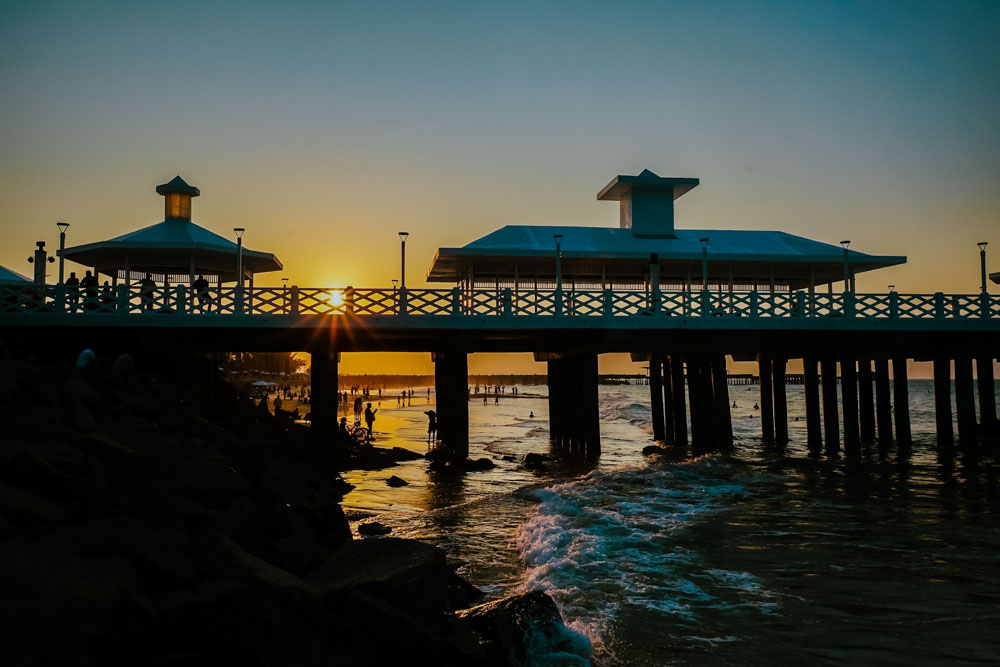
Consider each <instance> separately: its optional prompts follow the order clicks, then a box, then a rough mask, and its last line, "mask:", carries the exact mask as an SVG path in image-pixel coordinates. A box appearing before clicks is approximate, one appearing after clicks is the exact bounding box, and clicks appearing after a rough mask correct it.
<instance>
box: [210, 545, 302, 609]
mask: <svg viewBox="0 0 1000 667" xmlns="http://www.w3.org/2000/svg"><path fill="white" fill-rule="evenodd" d="M192 549H193V552H194V556H195V560H196V561H197V563H198V566H199V568H200V569H201V571H202V573H203V574H205V575H206V576H207V577H209V578H212V579H220V580H223V581H237V582H242V583H252V584H256V585H261V586H265V587H267V588H275V589H287V590H294V591H297V592H299V593H302V594H304V595H306V596H308V597H315V591H314V590H313V588H312V586H310V585H308V584H307V583H306V582H304V581H303V580H302V579H299V578H298V577H296V576H295V575H293V574H291V573H290V572H287V571H285V570H282V569H281V568H279V567H275V566H274V565H271V564H270V563H268V562H266V561H263V560H261V559H260V558H257V557H256V556H254V555H252V554H250V553H249V552H248V551H246V550H245V549H243V548H242V547H241V546H239V545H238V544H236V543H235V542H233V541H232V540H231V539H229V538H228V537H225V536H224V535H208V536H205V537H203V538H201V539H199V540H197V541H196V542H195V544H194V546H193V547H192Z"/></svg>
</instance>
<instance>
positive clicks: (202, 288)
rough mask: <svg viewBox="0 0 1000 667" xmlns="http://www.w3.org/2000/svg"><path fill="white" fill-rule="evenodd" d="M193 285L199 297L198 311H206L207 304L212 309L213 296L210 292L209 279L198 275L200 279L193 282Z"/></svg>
mask: <svg viewBox="0 0 1000 667" xmlns="http://www.w3.org/2000/svg"><path fill="white" fill-rule="evenodd" d="M191 287H193V288H194V294H195V296H196V297H198V311H199V312H202V313H204V312H205V305H206V304H207V305H208V307H209V310H211V305H212V297H210V296H209V294H208V281H207V280H205V276H198V279H197V280H196V281H194V282H193V283H191Z"/></svg>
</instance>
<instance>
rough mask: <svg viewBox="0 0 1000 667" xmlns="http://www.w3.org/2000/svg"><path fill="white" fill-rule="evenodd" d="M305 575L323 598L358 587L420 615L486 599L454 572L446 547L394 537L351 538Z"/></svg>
mask: <svg viewBox="0 0 1000 667" xmlns="http://www.w3.org/2000/svg"><path fill="white" fill-rule="evenodd" d="M305 579H306V582H308V583H309V584H310V585H312V586H313V587H315V588H316V590H318V591H319V593H320V595H323V596H327V595H329V594H330V593H332V592H334V591H339V590H342V589H345V588H355V589H358V590H362V591H364V592H366V593H369V594H371V595H375V596H378V597H380V598H382V599H384V600H387V601H389V602H390V603H392V604H393V605H395V606H397V607H399V608H400V609H403V610H404V611H407V612H408V613H411V614H416V615H421V614H424V615H426V614H432V613H436V614H440V613H442V612H447V611H452V610H455V609H461V608H463V607H467V606H468V605H469V603H470V601H473V600H477V599H480V598H481V597H482V593H481V592H480V591H479V589H477V588H476V587H475V586H472V585H471V584H469V583H468V582H466V581H465V580H464V579H462V578H461V577H459V576H458V575H457V574H455V573H454V572H453V571H452V569H451V567H449V566H448V563H447V561H446V560H445V554H444V552H443V551H441V550H440V549H438V548H437V547H435V546H432V545H430V544H424V543H423V542H417V541H415V540H403V539H398V538H392V537H387V538H384V539H381V540H358V541H354V542H349V543H347V544H345V545H343V546H342V547H340V548H339V549H338V550H337V551H336V552H334V553H333V555H332V556H330V557H329V558H327V559H326V561H324V562H323V564H322V565H320V566H319V567H318V568H316V569H315V570H313V571H312V572H310V573H309V574H308V575H306V577H305Z"/></svg>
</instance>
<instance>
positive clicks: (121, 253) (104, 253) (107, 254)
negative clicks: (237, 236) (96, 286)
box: [57, 176, 284, 282]
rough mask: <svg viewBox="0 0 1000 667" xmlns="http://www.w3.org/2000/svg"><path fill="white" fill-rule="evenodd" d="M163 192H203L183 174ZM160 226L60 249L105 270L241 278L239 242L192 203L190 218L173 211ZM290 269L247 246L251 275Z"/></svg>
mask: <svg viewBox="0 0 1000 667" xmlns="http://www.w3.org/2000/svg"><path fill="white" fill-rule="evenodd" d="M156 192H157V193H158V194H161V195H163V196H166V195H168V194H171V193H180V194H181V195H187V201H190V197H197V196H198V195H200V194H201V191H200V190H199V189H198V188H196V187H194V186H193V185H189V184H188V183H187V182H185V181H184V179H183V178H181V177H180V176H177V177H175V178H174V179H173V180H171V181H170V182H168V183H164V184H163V185H159V186H157V187H156ZM169 210H170V209H169V204H168V206H167V211H166V212H167V213H168V215H167V217H166V219H165V220H163V221H162V222H158V223H156V224H155V225H150V226H148V227H143V228H142V229H139V230H136V231H134V232H129V233H128V234H122V235H121V236H116V237H114V238H112V239H108V240H107V241H98V242H95V243H87V244H84V245H78V246H74V247H72V248H66V249H65V250H63V251H61V252H59V253H57V254H60V255H61V256H62V257H64V258H65V259H68V260H70V261H73V262H77V263H79V264H83V265H85V266H93V267H94V268H96V269H97V270H98V271H99V272H101V273H107V274H111V273H115V272H117V271H121V270H128V271H130V272H137V273H157V274H168V275H169V274H173V275H177V274H181V275H188V273H194V274H195V275H198V274H208V275H217V276H219V278H220V279H221V280H222V281H223V282H230V281H235V280H236V279H237V252H238V246H237V244H236V243H235V242H234V241H231V240H230V239H227V238H224V237H222V236H219V235H218V234H216V233H215V232H212V231H209V230H207V229H205V228H204V227H201V226H200V225H197V224H195V223H194V222H191V220H190V208H189V207H188V208H187V209H185V210H184V212H183V215H184V217H175V216H172V215H169ZM282 268H284V267H283V266H282V264H281V262H280V261H279V260H278V258H277V257H275V256H274V255H273V254H271V253H268V252H259V251H256V250H249V249H247V248H243V271H244V274H245V275H248V276H252V275H253V274H255V273H264V272H267V271H280V270H281V269H282Z"/></svg>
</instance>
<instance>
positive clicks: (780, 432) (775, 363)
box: [771, 355, 788, 445]
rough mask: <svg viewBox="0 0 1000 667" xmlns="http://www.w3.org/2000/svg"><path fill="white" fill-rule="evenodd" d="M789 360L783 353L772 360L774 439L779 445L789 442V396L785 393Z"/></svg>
mask: <svg viewBox="0 0 1000 667" xmlns="http://www.w3.org/2000/svg"><path fill="white" fill-rule="evenodd" d="M786 364H787V361H786V360H785V358H784V357H782V356H781V355H775V356H773V357H772V360H771V371H772V374H773V376H774V382H773V390H774V440H775V442H776V443H777V444H779V445H786V444H788V397H787V395H786V393H785V369H786Z"/></svg>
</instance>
